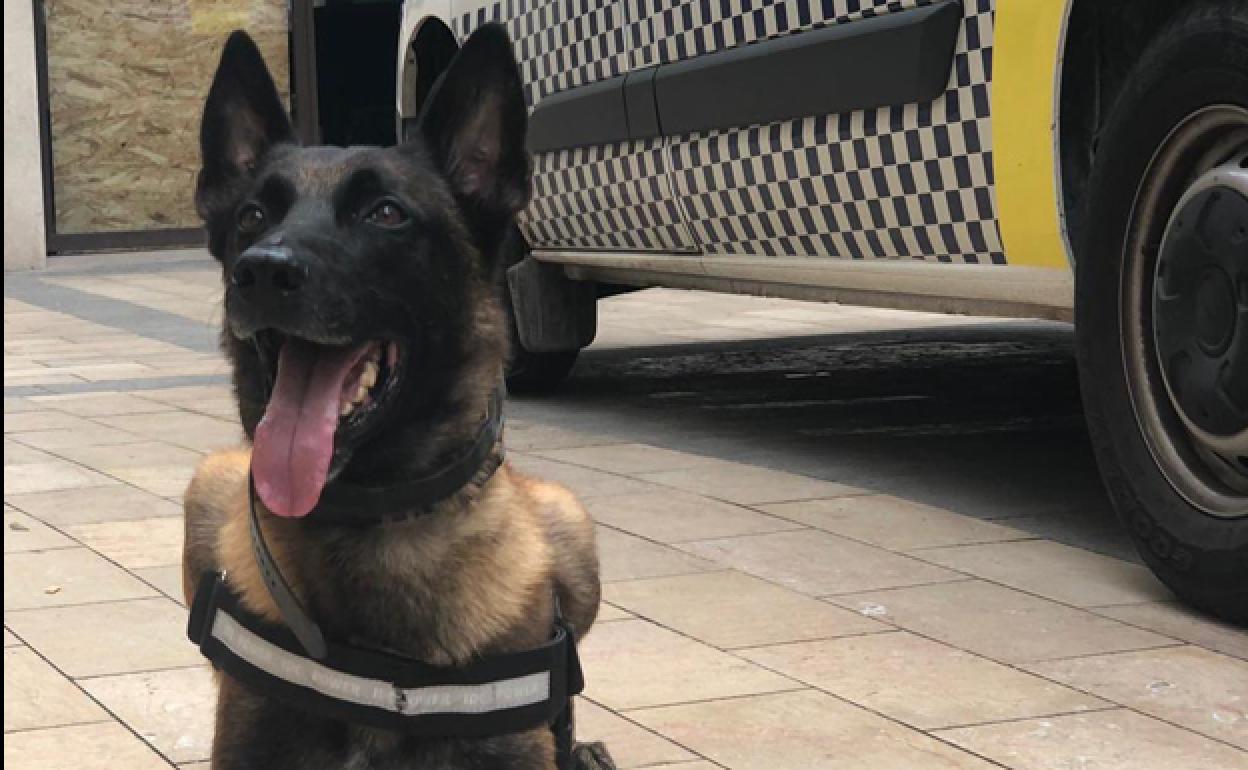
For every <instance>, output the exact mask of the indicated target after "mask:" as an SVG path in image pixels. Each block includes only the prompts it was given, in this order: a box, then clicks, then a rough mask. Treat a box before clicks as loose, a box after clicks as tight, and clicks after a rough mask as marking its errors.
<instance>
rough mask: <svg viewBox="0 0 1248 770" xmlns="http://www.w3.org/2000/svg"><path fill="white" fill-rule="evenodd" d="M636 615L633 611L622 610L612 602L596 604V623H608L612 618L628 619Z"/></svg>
mask: <svg viewBox="0 0 1248 770" xmlns="http://www.w3.org/2000/svg"><path fill="white" fill-rule="evenodd" d="M633 617H636V616H635V615H633V613H631V612H628V611H626V610H622V609H620V608H619V607H616V606H615V605H613V604H608V603H606V602H602V603H601V604H600V605H598V619H597V621H596V622H598V623H610V622H611V621H613V620H628V619H630V618H633Z"/></svg>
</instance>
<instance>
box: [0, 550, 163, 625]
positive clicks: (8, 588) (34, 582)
mask: <svg viewBox="0 0 1248 770" xmlns="http://www.w3.org/2000/svg"><path fill="white" fill-rule="evenodd" d="M155 594H156V592H155V591H153V590H152V589H151V588H149V587H148V586H146V585H144V584H143V583H141V582H140V581H138V580H136V579H135V578H134V577H132V576H131V575H128V574H127V573H126V572H125V571H124V570H122V569H120V568H118V567H117V566H115V565H113V564H110V563H109V562H107V561H105V560H104V559H103V558H101V557H100V556H97V555H96V554H94V553H92V552H91V551H90V550H88V549H86V548H59V549H57V550H55V551H36V552H31V553H9V554H5V555H4V609H5V610H6V611H8V610H24V609H34V608H38V607H60V606H64V605H68V604H86V603H89V602H102V601H110V600H113V599H140V598H145V597H149V596H154V595H155Z"/></svg>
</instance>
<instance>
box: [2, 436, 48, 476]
mask: <svg viewBox="0 0 1248 770" xmlns="http://www.w3.org/2000/svg"><path fill="white" fill-rule="evenodd" d="M55 460H56V458H55V457H54V456H53V455H50V454H48V453H47V452H45V451H43V450H42V449H35V448H34V447H29V446H26V445H25V444H22V443H19V442H17V441H14V440H12V439H11V438H9V437H8V436H5V437H4V467H5V468H8V467H9V466H10V465H30V464H32V463H47V462H54V461H55Z"/></svg>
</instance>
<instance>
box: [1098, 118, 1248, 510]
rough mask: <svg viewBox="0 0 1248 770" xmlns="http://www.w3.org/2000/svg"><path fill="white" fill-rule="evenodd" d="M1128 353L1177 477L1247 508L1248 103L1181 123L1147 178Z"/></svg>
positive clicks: (1211, 506) (1205, 497) (1128, 316)
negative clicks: (1247, 104) (1245, 107)
mask: <svg viewBox="0 0 1248 770" xmlns="http://www.w3.org/2000/svg"><path fill="white" fill-rule="evenodd" d="M1120 307H1121V310H1122V315H1123V319H1122V332H1123V356H1124V362H1123V363H1124V364H1125V366H1126V372H1127V382H1128V386H1129V388H1130V391H1131V400H1132V405H1133V406H1134V408H1135V413H1136V417H1137V420H1138V422H1139V426H1140V429H1141V432H1142V433H1143V435H1144V439H1145V442H1146V443H1147V444H1148V448H1149V450H1150V451H1151V452H1152V454H1153V458H1154V459H1155V460H1156V462H1157V465H1158V467H1159V468H1160V469H1161V471H1162V473H1163V474H1164V475H1165V477H1166V479H1167V480H1168V481H1169V482H1170V484H1171V486H1173V487H1174V489H1175V490H1176V491H1177V492H1178V493H1179V494H1181V495H1182V496H1183V497H1184V498H1186V499H1187V500H1188V502H1190V503H1191V504H1192V505H1194V506H1195V507H1197V508H1199V509H1201V510H1203V511H1204V512H1205V513H1208V514H1211V515H1214V516H1220V517H1231V518H1235V517H1241V516H1245V515H1248V110H1245V109H1244V108H1242V107H1238V106H1229V105H1227V106H1215V107H1209V108H1205V109H1203V110H1200V111H1198V112H1196V113H1194V114H1192V115H1190V116H1188V118H1186V119H1185V120H1184V121H1182V122H1181V123H1180V124H1179V125H1178V126H1177V127H1176V128H1175V129H1174V130H1173V131H1172V132H1171V134H1170V135H1169V136H1168V137H1167V138H1166V140H1165V142H1163V144H1162V146H1161V147H1160V148H1159V149H1158V150H1157V152H1156V154H1155V155H1154V157H1153V160H1152V162H1151V163H1150V164H1149V168H1148V171H1147V172H1146V173H1145V175H1144V178H1143V180H1142V181H1141V184H1140V188H1139V191H1138V193H1137V195H1136V201H1135V207H1134V210H1133V211H1132V218H1131V222H1130V228H1129V230H1128V243H1127V248H1126V251H1125V253H1124V270H1123V285H1122V292H1121V294H1120Z"/></svg>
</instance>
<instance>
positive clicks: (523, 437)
mask: <svg viewBox="0 0 1248 770" xmlns="http://www.w3.org/2000/svg"><path fill="white" fill-rule="evenodd" d="M622 442H623V439H617V438H614V437H612V436H608V435H605V434H602V433H582V432H580V431H575V430H568V429H567V428H560V427H557V426H554V425H542V424H540V423H530V422H525V421H521V420H508V421H507V448H508V449H510V450H512V451H516V452H530V451H538V450H546V449H567V448H571V447H589V446H605V445H608V444H615V443H622Z"/></svg>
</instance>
